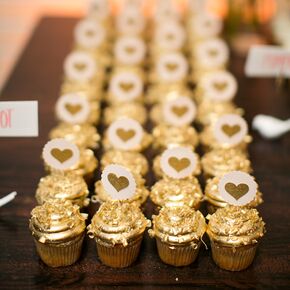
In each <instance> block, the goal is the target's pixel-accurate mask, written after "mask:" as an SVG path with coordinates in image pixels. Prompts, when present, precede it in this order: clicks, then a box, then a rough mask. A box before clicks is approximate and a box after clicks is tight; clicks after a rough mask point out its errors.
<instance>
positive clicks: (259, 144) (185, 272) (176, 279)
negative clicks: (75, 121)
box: [0, 18, 290, 289]
mask: <svg viewBox="0 0 290 290" xmlns="http://www.w3.org/2000/svg"><path fill="white" fill-rule="evenodd" d="M75 23H76V19H61V18H44V19H42V20H41V21H40V23H39V25H38V26H37V28H36V31H35V32H34V34H33V36H32V38H31V40H30V42H29V44H28V46H27V48H26V49H25V51H24V53H23V55H22V56H21V58H20V60H19V62H18V64H17V66H16V68H15V70H14V71H13V73H12V75H11V77H10V79H9V81H8V83H7V85H6V87H5V89H4V91H3V93H2V97H1V100H35V99H37V100H38V101H39V108H40V112H39V116H40V136H39V138H27V139H24V138H22V139H20V138H1V140H0V152H1V154H0V184H1V191H0V197H2V196H4V195H5V194H7V193H9V192H11V191H13V190H16V191H17V192H18V194H19V195H18V196H17V198H16V199H15V201H14V202H12V203H11V204H9V205H7V206H5V207H3V208H1V209H0V237H1V242H0V252H1V254H0V289H56V288H61V289H68V288H70V289H119V288H123V287H126V289H137V288H143V289H159V288H163V289H168V288H172V289H180V288H183V289H232V288H241V289H247V288H259V289H269V288H272V289H273V288H274V289H276V288H277V289H282V288H284V289H286V288H287V287H288V289H289V287H290V265H289V258H290V253H289V248H290V234H289V229H290V222H289V217H290V209H289V200H290V197H289V188H290V176H289V175H290V157H289V154H290V135H289V134H288V135H286V136H284V137H283V138H281V139H280V140H278V141H271V142H270V141H265V140H263V139H261V138H260V137H259V136H258V135H256V134H254V142H253V144H252V145H251V147H250V154H251V160H252V162H253V165H254V170H255V174H254V175H255V176H256V178H257V180H258V183H259V185H260V188H261V190H262V192H263V193H264V199H265V203H264V204H263V205H262V206H261V207H260V211H261V215H262V216H263V218H264V220H265V221H266V224H267V234H266V236H265V238H264V239H263V241H262V242H261V245H260V247H259V250H258V253H257V256H256V258H255V260H254V263H253V265H252V266H251V267H250V268H248V269H247V270H245V271H242V272H238V273H231V272H228V271H224V270H221V269H219V268H218V267H217V266H216V265H215V264H214V263H213V261H212V258H211V255H210V250H208V251H207V250H205V249H204V248H202V249H201V251H200V255H199V257H198V259H197V261H196V262H195V263H193V264H192V265H190V266H188V267H182V268H174V267H171V266H167V265H165V264H163V263H161V261H160V260H159V257H158V255H157V251H156V246H155V242H154V240H151V239H150V238H149V237H148V235H147V236H146V237H145V240H144V242H143V245H142V249H141V255H140V257H139V258H138V260H137V261H136V262H135V264H134V265H133V266H132V267H129V268H126V269H111V268H109V267H106V266H104V265H102V264H101V263H100V262H99V260H98V259H97V255H96V250H95V243H94V241H92V240H89V239H88V238H87V239H86V240H85V246H84V250H83V254H82V257H81V259H80V260H79V261H78V262H77V263H76V264H75V265H72V266H69V267H65V268H59V269H53V268H49V267H47V266H45V265H44V264H43V263H42V262H41V261H40V259H39V258H38V256H37V254H36V252H35V248H34V244H33V240H32V237H31V234H30V232H29V229H28V219H29V216H30V211H31V209H32V208H33V207H34V206H35V205H36V202H35V199H34V193H35V189H36V186H37V183H38V181H39V179H40V177H42V176H43V175H44V170H43V164H42V161H41V159H40V155H41V150H42V147H43V145H44V144H45V142H46V141H47V136H48V132H49V130H50V128H51V127H53V126H54V125H55V123H56V122H55V118H54V104H55V101H56V99H57V97H58V92H59V87H60V83H61V77H62V62H63V59H64V57H65V56H66V54H67V53H68V52H69V51H70V49H71V44H72V29H73V26H74V24H75ZM243 64H244V60H243V59H239V58H237V57H233V58H232V67H231V69H232V71H233V72H234V73H235V75H236V76H237V77H238V79H239V93H238V97H237V103H238V104H239V105H240V106H242V107H243V108H245V110H246V119H247V121H248V122H249V123H250V122H251V120H252V118H253V116H255V115H256V114H258V113H265V114H271V115H274V116H276V117H280V118H287V117H289V116H290V104H289V102H290V93H289V89H288V92H286V91H285V90H284V91H283V92H277V91H276V90H275V86H274V81H273V80H266V79H247V78H245V77H244V75H243ZM148 182H149V183H152V177H150V178H149V181H148ZM89 211H90V213H93V212H94V208H93V207H91V208H90V210H89ZM151 211H152V207H151V205H150V203H148V205H147V209H146V213H147V214H148V215H150V213H151Z"/></svg>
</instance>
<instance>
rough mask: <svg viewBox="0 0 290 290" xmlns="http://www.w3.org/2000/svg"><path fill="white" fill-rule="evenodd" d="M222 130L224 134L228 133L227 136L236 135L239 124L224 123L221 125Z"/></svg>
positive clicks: (239, 127)
mask: <svg viewBox="0 0 290 290" xmlns="http://www.w3.org/2000/svg"><path fill="white" fill-rule="evenodd" d="M222 130H223V131H224V133H225V134H226V135H228V136H229V137H232V136H234V135H236V134H237V133H238V132H240V130H241V126H240V125H233V126H231V125H227V124H225V125H223V126H222Z"/></svg>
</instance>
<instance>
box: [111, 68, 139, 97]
mask: <svg viewBox="0 0 290 290" xmlns="http://www.w3.org/2000/svg"><path fill="white" fill-rule="evenodd" d="M109 90H110V93H111V94H112V95H113V96H114V97H115V98H117V99H118V100H119V101H121V102H128V101H133V100H134V99H136V98H138V97H139V96H140V95H142V93H143V83H142V80H141V78H140V77H139V76H138V75H136V74H134V73H132V72H121V73H118V74H116V75H114V76H113V77H112V79H111V81H110V88H109Z"/></svg>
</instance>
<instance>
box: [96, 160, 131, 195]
mask: <svg viewBox="0 0 290 290" xmlns="http://www.w3.org/2000/svg"><path fill="white" fill-rule="evenodd" d="M101 181H102V184H103V186H104V189H105V190H106V192H107V193H108V194H109V195H110V197H111V198H112V199H113V200H125V199H129V198H131V197H133V196H134V194H135V192H136V181H135V179H134V177H133V175H132V173H131V172H130V171H129V170H127V169H126V168H125V167H123V166H120V165H116V164H110V165H108V166H106V167H105V169H104V171H103V173H102V177H101Z"/></svg>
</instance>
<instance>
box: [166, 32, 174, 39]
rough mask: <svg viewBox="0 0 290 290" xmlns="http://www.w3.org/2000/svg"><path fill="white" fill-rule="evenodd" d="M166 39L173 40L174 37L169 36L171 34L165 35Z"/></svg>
mask: <svg viewBox="0 0 290 290" xmlns="http://www.w3.org/2000/svg"><path fill="white" fill-rule="evenodd" d="M166 39H167V40H173V39H174V35H173V34H171V33H168V34H167V35H166Z"/></svg>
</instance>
